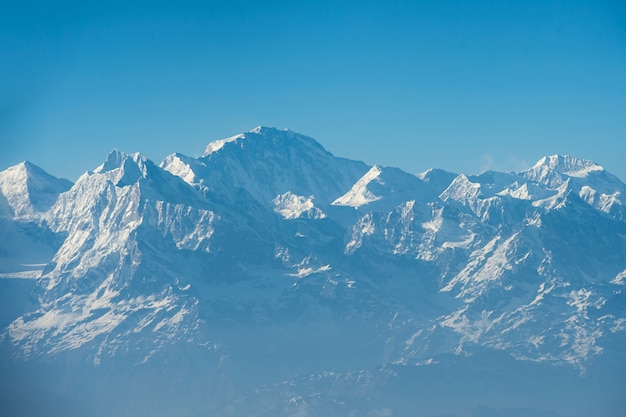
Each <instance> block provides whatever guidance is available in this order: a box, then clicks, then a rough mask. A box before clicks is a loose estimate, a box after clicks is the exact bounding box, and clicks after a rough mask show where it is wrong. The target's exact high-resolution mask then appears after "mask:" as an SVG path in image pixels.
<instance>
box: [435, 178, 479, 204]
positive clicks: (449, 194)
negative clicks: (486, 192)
mask: <svg viewBox="0 0 626 417" xmlns="http://www.w3.org/2000/svg"><path fill="white" fill-rule="evenodd" d="M479 195H481V185H480V183H477V182H472V181H470V179H469V178H468V177H467V176H466V175H465V174H460V175H459V176H457V177H456V178H455V179H454V181H452V183H451V184H450V186H449V187H448V188H446V189H445V190H444V192H443V193H441V196H440V197H441V199H442V200H443V201H448V200H456V201H465V200H467V199H468V198H473V197H477V196H479Z"/></svg>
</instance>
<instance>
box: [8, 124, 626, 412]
mask: <svg viewBox="0 0 626 417" xmlns="http://www.w3.org/2000/svg"><path fill="white" fill-rule="evenodd" d="M0 186H1V188H0V190H1V194H0V226H1V227H2V232H3V233H2V236H0V244H1V245H2V246H1V247H0V278H1V279H0V284H1V285H2V293H1V295H0V297H2V298H1V300H2V301H5V302H3V303H2V307H1V308H0V324H1V325H2V330H1V336H0V346H1V349H2V355H1V356H0V358H1V360H0V366H1V367H2V372H1V373H0V375H2V376H1V377H0V390H2V391H1V392H0V394H2V398H3V399H6V398H10V399H11V400H10V401H5V402H4V403H3V405H2V406H3V407H5V408H4V409H2V414H6V415H14V416H20V415H24V416H25V415H68V414H75V415H85V416H94V417H96V416H98V417H99V416H104V415H133V416H152V415H160V416H198V415H219V416H241V415H255V416H293V415H306V416H328V415H336V416H346V417H347V416H354V415H363V416H380V415H385V416H392V415H393V416H413V415H416V414H417V415H427V416H432V417H440V416H442V415H446V416H460V415H479V414H480V415H490V416H505V415H512V414H514V415H520V416H537V415H544V416H575V417H578V416H580V417H582V416H587V415H597V416H614V415H620V413H623V411H624V409H623V402H621V395H622V391H623V390H624V389H626V384H625V382H624V379H623V377H622V375H623V374H624V372H625V371H626V369H624V367H625V366H624V363H623V360H622V359H623V355H624V353H625V351H624V346H626V299H625V298H624V294H623V291H624V285H626V240H625V239H624V236H626V221H625V219H624V210H623V207H624V197H623V196H624V193H625V192H626V190H625V187H626V186H625V185H624V184H623V183H622V182H621V181H620V180H619V179H618V178H617V177H615V176H613V175H611V174H610V173H608V172H607V171H606V170H604V169H603V168H601V167H600V166H599V165H597V164H595V163H593V162H590V161H586V160H582V159H577V158H574V157H568V156H558V155H554V156H547V157H545V158H542V159H541V160H540V161H539V162H537V164H536V165H534V166H533V167H532V168H530V169H529V170H526V171H522V172H495V171H487V172H484V173H482V174H480V175H465V174H454V173H449V172H446V171H442V170H438V169H431V170H428V171H426V172H424V173H422V174H418V175H413V174H410V173H406V172H404V171H402V170H400V169H398V168H391V167H384V166H380V165H375V166H368V165H366V164H364V163H363V162H359V161H352V160H349V159H344V158H339V157H336V156H334V155H332V154H331V153H329V152H328V151H326V150H325V149H324V148H323V147H322V146H321V145H320V144H319V143H317V142H316V141H315V140H314V139H312V138H310V137H307V136H303V135H300V134H298V133H295V132H292V131H289V130H278V129H274V128H267V127H258V128H255V129H253V130H251V131H249V132H246V133H242V134H239V135H236V136H232V137H230V138H227V139H221V140H217V141H213V142H211V143H209V144H208V146H207V148H206V152H205V153H204V155H203V156H201V157H199V158H192V157H188V156H185V155H182V154H172V155H170V156H168V157H167V158H165V160H164V161H163V162H162V163H161V164H160V165H158V164H155V163H154V162H152V161H151V160H150V159H148V158H146V157H145V156H143V155H141V154H139V153H135V154H126V153H124V152H121V151H118V150H113V151H112V152H111V153H110V154H109V155H108V156H107V157H106V158H105V159H104V162H103V164H101V165H100V166H99V167H97V168H95V169H94V170H93V171H88V172H86V173H85V174H84V175H83V176H81V177H80V178H79V179H78V180H77V181H76V183H75V184H71V183H69V182H67V181H65V180H61V179H57V178H55V177H53V176H51V175H49V174H47V173H45V172H44V171H43V170H41V169H40V168H37V167H35V166H34V165H32V164H29V163H23V164H20V165H18V166H16V167H11V168H9V169H7V170H5V171H3V172H0ZM15 375H19V376H20V377H19V378H15ZM14 379H15V381H14ZM50 387H53V388H50ZM451 392H452V393H455V394H454V395H452V394H450V393H451ZM33 395H36V396H37V397H38V398H43V399H44V400H42V401H43V402H42V409H41V410H35V411H33V409H32V408H29V407H28V402H25V401H24V400H23V399H25V398H30V397H31V396H33ZM467 407H469V408H467ZM55 410H58V412H57V411H55ZM476 410H478V411H476ZM476 413H478V414H476Z"/></svg>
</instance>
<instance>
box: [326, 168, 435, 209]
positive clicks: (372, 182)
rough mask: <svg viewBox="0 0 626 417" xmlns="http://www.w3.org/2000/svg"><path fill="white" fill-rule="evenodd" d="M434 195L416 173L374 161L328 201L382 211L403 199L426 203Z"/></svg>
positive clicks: (336, 204)
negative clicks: (350, 183)
mask: <svg viewBox="0 0 626 417" xmlns="http://www.w3.org/2000/svg"><path fill="white" fill-rule="evenodd" d="M436 199H437V193H436V192H434V188H433V187H431V186H430V185H428V184H427V183H425V182H424V181H423V180H422V179H420V178H419V177H418V176H416V175H412V174H409V173H407V172H404V171H402V170H401V169H399V168H393V167H381V166H379V165H374V166H373V167H372V168H370V170H369V171H368V172H367V173H366V174H365V175H363V176H362V177H361V178H360V179H359V180H358V181H357V182H356V183H355V184H354V185H353V186H352V188H351V189H350V190H349V191H348V192H347V193H346V194H344V195H343V196H341V197H339V198H337V199H336V200H335V201H333V203H332V204H333V205H335V206H347V207H354V208H359V207H362V206H365V205H367V210H373V211H385V212H386V211H389V210H392V209H394V208H395V207H397V206H398V205H401V204H403V203H406V202H407V201H412V200H413V201H418V202H419V203H427V202H432V201H434V200H436Z"/></svg>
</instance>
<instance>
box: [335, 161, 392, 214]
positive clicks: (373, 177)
mask: <svg viewBox="0 0 626 417" xmlns="http://www.w3.org/2000/svg"><path fill="white" fill-rule="evenodd" d="M381 173H382V170H381V169H380V167H379V166H378V165H374V166H373V167H372V168H370V170H369V171H367V173H366V174H365V175H363V176H362V177H361V178H360V179H359V180H358V181H357V182H356V184H354V186H353V187H352V188H351V189H350V191H348V192H347V193H345V194H344V195H342V196H341V197H339V198H338V199H336V200H335V201H333V203H332V204H333V205H334V206H348V207H354V208H359V207H361V206H363V205H365V204H369V203H372V202H374V201H377V200H380V199H381V198H382V197H381V196H378V195H375V194H374V193H373V192H372V191H371V190H370V189H368V185H369V184H370V183H371V182H372V181H376V182H378V183H379V184H381V183H382V181H381V180H380V178H379V177H380V174H381Z"/></svg>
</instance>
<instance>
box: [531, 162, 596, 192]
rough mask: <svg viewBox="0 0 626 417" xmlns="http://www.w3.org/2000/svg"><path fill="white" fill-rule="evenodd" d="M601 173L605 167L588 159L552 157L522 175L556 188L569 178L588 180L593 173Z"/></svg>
mask: <svg viewBox="0 0 626 417" xmlns="http://www.w3.org/2000/svg"><path fill="white" fill-rule="evenodd" d="M601 171H604V168H603V167H601V166H600V165H598V164H596V163H595V162H592V161H589V160H586V159H579V158H575V157H573V156H567V155H551V156H545V157H543V158H541V159H540V160H539V161H538V162H537V163H536V164H535V165H534V166H533V167H532V168H530V169H529V170H527V171H524V172H522V175H523V176H524V177H525V178H527V179H530V180H532V181H536V182H540V183H542V184H545V185H547V186H548V187H551V188H556V187H558V186H559V185H561V184H562V183H563V182H564V180H565V179H566V178H568V177H574V178H586V177H588V176H589V174H590V173H592V172H601Z"/></svg>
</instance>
